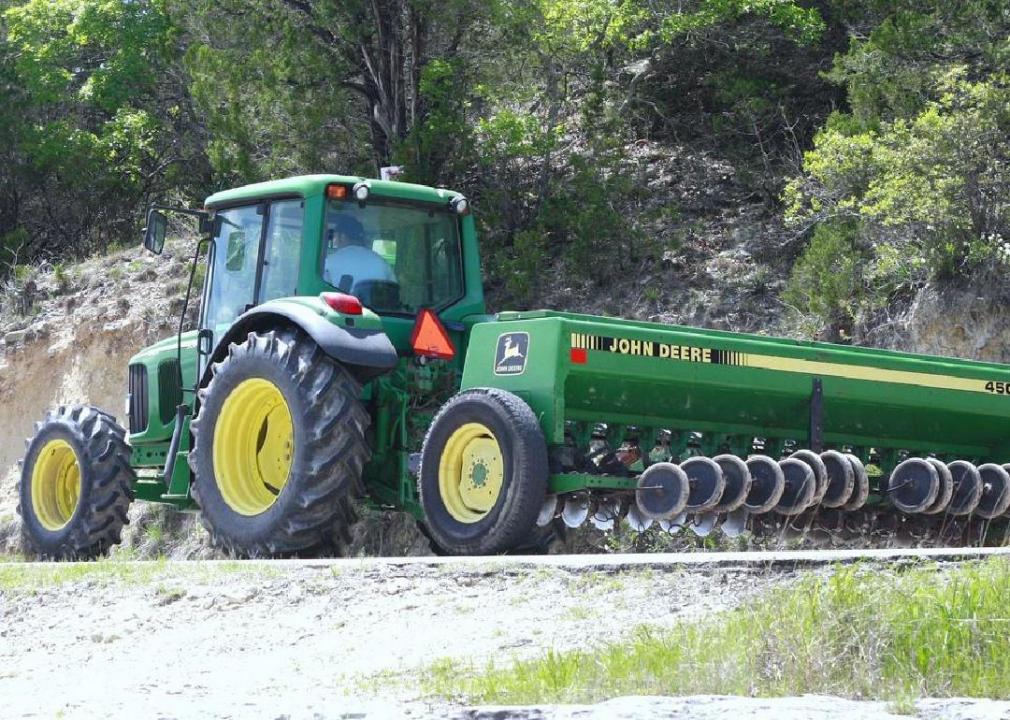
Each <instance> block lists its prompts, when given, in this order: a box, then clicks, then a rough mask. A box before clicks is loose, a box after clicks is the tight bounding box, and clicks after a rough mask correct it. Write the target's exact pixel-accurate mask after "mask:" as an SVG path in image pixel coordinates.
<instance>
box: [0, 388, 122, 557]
mask: <svg viewBox="0 0 1010 720" xmlns="http://www.w3.org/2000/svg"><path fill="white" fill-rule="evenodd" d="M135 482H136V475H135V474H134V472H133V468H132V467H131V466H130V446H129V445H127V443H126V430H124V429H123V428H121V427H120V426H119V425H117V424H116V419H115V418H114V417H112V416H111V415H109V414H108V413H106V412H103V411H101V410H99V409H98V408H94V407H91V406H88V405H75V406H72V407H59V408H57V409H55V410H51V411H49V413H48V414H47V415H46V419H45V420H43V421H42V422H41V423H37V424H36V425H35V437H33V438H32V439H31V440H29V441H28V443H27V452H26V453H25V458H24V460H23V461H22V464H21V482H20V484H19V487H18V490H19V503H18V514H20V515H21V519H22V536H23V539H24V542H25V546H26V548H27V549H28V550H29V552H32V553H34V554H36V555H38V556H40V557H44V558H49V559H52V560H88V559H92V558H95V557H98V556H100V555H103V554H105V553H106V552H108V550H109V549H110V548H111V547H112V546H113V545H118V544H119V542H120V539H121V534H122V530H123V526H124V525H126V524H127V523H129V520H127V517H126V513H127V511H128V510H129V507H130V503H131V502H132V501H133V485H134V483H135Z"/></svg>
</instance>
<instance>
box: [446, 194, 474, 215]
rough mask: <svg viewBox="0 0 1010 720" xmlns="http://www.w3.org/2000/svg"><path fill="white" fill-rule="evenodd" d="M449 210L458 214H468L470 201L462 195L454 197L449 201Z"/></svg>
mask: <svg viewBox="0 0 1010 720" xmlns="http://www.w3.org/2000/svg"><path fill="white" fill-rule="evenodd" d="M449 210H450V211H452V212H454V213H456V214H457V215H466V214H467V213H468V212H470V201H469V200H467V199H466V198H465V197H463V196H462V195H460V196H458V197H454V198H453V199H452V200H450V201H449Z"/></svg>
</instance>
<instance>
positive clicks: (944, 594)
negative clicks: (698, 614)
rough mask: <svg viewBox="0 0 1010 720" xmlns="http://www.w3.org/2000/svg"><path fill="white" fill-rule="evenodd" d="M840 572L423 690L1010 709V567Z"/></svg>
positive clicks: (443, 675)
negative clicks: (976, 700)
mask: <svg viewBox="0 0 1010 720" xmlns="http://www.w3.org/2000/svg"><path fill="white" fill-rule="evenodd" d="M937 567H938V566H935V565H930V566H927V567H919V568H916V569H911V570H908V571H905V572H903V573H900V574H884V573H881V572H880V571H879V569H876V570H874V569H869V568H862V567H858V566H856V567H846V568H839V569H838V570H837V572H835V573H834V574H833V575H832V576H830V577H828V578H818V577H812V576H808V577H807V578H805V579H803V580H801V581H800V582H799V583H798V584H795V585H793V586H792V587H790V588H784V589H779V590H776V591H773V592H772V593H770V594H768V595H766V596H764V598H763V599H761V600H759V601H757V602H755V603H753V604H751V605H748V606H745V607H742V608H739V609H737V610H733V611H729V612H726V613H722V614H719V615H717V616H714V617H711V618H709V619H707V620H705V621H702V622H701V623H694V624H687V623H685V624H682V625H680V626H678V627H676V628H675V629H673V630H668V629H667V630H657V629H654V628H652V629H650V628H648V627H640V628H638V629H637V630H635V631H634V632H633V634H632V637H631V638H630V639H629V640H627V641H625V642H618V643H614V644H608V645H604V646H601V647H599V648H596V649H594V650H585V651H574V652H553V651H549V652H547V653H546V654H545V655H544V656H542V657H540V658H537V659H534V660H527V661H514V662H510V663H504V664H495V663H493V662H492V663H491V664H490V665H488V666H487V667H485V668H476V669H475V668H473V667H468V666H467V665H466V664H465V663H458V662H455V661H451V660H443V661H440V662H438V663H435V664H434V665H433V666H431V667H430V668H428V669H427V670H426V671H425V673H424V674H423V676H422V678H421V682H422V687H423V688H424V690H425V691H426V692H427V693H429V694H431V695H435V696H440V697H446V698H451V699H454V700H461V701H464V702H473V703H542V702H595V701H599V700H602V699H605V698H609V697H615V696H619V695H628V694H633V695H641V694H657V695H691V694H709V693H714V694H730V695H757V696H786V695H801V694H804V693H824V694H832V695H842V696H848V697H856V698H874V699H880V700H887V701H890V702H891V703H892V707H894V708H900V709H902V710H906V711H907V708H909V707H910V706H911V705H912V704H913V702H914V698H919V697H924V696H930V697H945V696H971V697H994V698H1010V601H1008V598H1010V562H1008V561H1006V560H1003V559H993V560H990V561H987V562H984V563H977V564H970V565H965V566H961V567H959V568H956V569H951V570H947V571H946V572H938V571H937Z"/></svg>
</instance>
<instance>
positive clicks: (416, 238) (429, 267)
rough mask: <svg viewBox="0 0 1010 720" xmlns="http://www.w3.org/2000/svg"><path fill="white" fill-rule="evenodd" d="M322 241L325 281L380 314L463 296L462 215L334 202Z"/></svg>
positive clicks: (423, 208)
mask: <svg viewBox="0 0 1010 720" xmlns="http://www.w3.org/2000/svg"><path fill="white" fill-rule="evenodd" d="M323 239H324V242H323V255H322V275H323V280H324V281H325V282H326V283H328V284H329V285H330V286H332V287H333V288H335V289H337V290H339V291H341V292H345V293H350V294H352V295H355V296H356V297H358V298H359V299H360V300H361V302H362V303H363V304H364V305H366V306H367V307H369V308H371V309H372V310H374V311H376V312H379V313H382V312H386V313H397V314H410V315H413V314H416V313H417V312H418V310H420V309H421V308H425V307H428V308H435V309H439V308H442V307H445V306H447V305H450V304H452V303H453V302H455V301H456V300H458V299H459V298H460V297H462V296H463V270H462V253H461V249H460V236H459V219H458V217H457V216H456V215H454V214H451V213H449V212H446V211H444V210H442V209H441V208H439V209H437V210H436V209H432V208H431V207H429V206H425V205H420V204H418V205H406V204H393V203H384V202H382V201H371V202H369V203H368V205H366V206H365V207H360V206H359V205H358V204H357V203H354V202H345V201H340V200H331V201H329V204H328V206H327V212H326V223H325V229H324V238H323Z"/></svg>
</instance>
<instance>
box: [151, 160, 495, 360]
mask: <svg viewBox="0 0 1010 720" xmlns="http://www.w3.org/2000/svg"><path fill="white" fill-rule="evenodd" d="M162 210H163V209H162V208H154V209H152V212H151V215H150V216H149V219H148V228H149V232H151V231H152V230H157V229H158V228H162V230H161V231H162V232H164V230H163V228H164V218H163V212H162ZM205 213H206V218H207V219H208V220H209V221H210V222H209V224H208V228H209V229H210V233H209V235H210V242H209V246H210V247H209V252H208V258H207V263H208V271H207V280H206V282H205V290H204V297H203V305H202V312H201V321H200V327H201V330H202V331H203V332H204V336H205V339H204V340H203V347H204V348H206V347H207V346H214V345H217V344H218V342H219V341H220V339H221V338H222V337H223V336H224V335H225V334H226V333H227V331H228V330H229V329H230V328H231V327H232V325H233V324H234V323H235V321H236V320H237V319H238V318H239V317H240V316H242V315H243V314H245V313H246V312H248V311H250V310H252V309H254V308H256V307H258V306H261V305H263V304H264V303H267V302H270V301H273V300H279V299H284V298H321V297H323V298H324V299H323V300H321V302H323V301H325V296H324V294H332V293H339V294H341V295H347V296H351V297H353V298H356V299H357V300H358V301H359V302H360V304H361V305H362V307H363V309H366V310H367V311H368V312H370V313H374V314H375V315H379V316H382V317H383V318H384V322H383V326H384V327H386V328H388V331H389V334H390V339H391V340H392V341H393V344H394V346H395V347H396V348H397V350H409V347H410V345H409V337H410V330H411V328H412V327H413V323H414V321H415V318H416V317H417V315H418V313H420V311H421V310H422V309H426V308H427V309H431V310H433V311H434V312H435V313H436V314H438V316H439V317H440V318H441V320H442V322H443V323H447V324H448V325H450V326H457V325H458V323H459V322H461V321H462V320H463V319H464V318H466V317H468V316H472V315H475V314H481V313H483V312H484V300H483V291H482V287H481V279H480V271H479V261H478V257H477V255H478V251H477V242H476V235H475V232H474V223H473V218H472V217H471V216H470V214H469V204H468V202H467V200H466V198H464V197H463V196H461V195H459V194H458V193H454V192H449V191H446V190H440V189H433V188H428V187H423V186H418V185H411V184H408V183H399V182H390V181H380V180H364V179H362V178H355V177H346V176H327V175H316V176H304V177H296V178H290V179H286V180H279V181H274V182H267V183H260V184H256V185H250V186H246V187H243V188H238V189H235V190H229V191H225V192H222V193H217V194H215V195H213V196H211V197H210V198H208V199H207V201H206V204H205ZM147 244H148V247H152V248H155V247H157V242H156V241H155V242H148V243H147ZM327 296H328V295H327ZM332 303H333V301H332V300H331V306H332ZM348 307H352V306H348ZM385 320H388V322H387V321H385Z"/></svg>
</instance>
